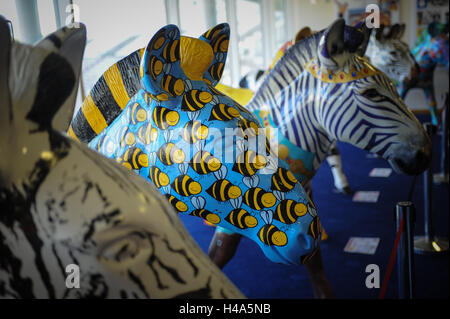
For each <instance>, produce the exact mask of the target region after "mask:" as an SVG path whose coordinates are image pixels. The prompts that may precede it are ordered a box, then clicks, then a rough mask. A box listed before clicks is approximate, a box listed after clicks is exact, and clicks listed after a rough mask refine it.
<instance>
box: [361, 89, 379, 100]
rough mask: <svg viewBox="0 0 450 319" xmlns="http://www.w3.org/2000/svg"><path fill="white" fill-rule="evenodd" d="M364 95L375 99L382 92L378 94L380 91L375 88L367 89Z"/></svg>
mask: <svg viewBox="0 0 450 319" xmlns="http://www.w3.org/2000/svg"><path fill="white" fill-rule="evenodd" d="M362 95H363V96H364V97H366V98H368V99H373V98H376V97H377V96H380V94H378V91H377V90H375V89H368V90H365V91H364V92H363V94H362Z"/></svg>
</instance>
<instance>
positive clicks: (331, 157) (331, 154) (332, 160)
mask: <svg viewBox="0 0 450 319" xmlns="http://www.w3.org/2000/svg"><path fill="white" fill-rule="evenodd" d="M327 162H328V165H330V167H331V173H332V174H333V180H334V186H335V187H336V189H337V190H338V191H339V192H341V193H344V194H346V195H350V194H351V193H352V189H351V188H350V185H349V184H348V180H347V177H346V176H345V174H344V172H343V171H342V158H341V154H339V150H338V149H337V147H336V144H334V145H333V146H331V148H330V150H329V151H328V156H327Z"/></svg>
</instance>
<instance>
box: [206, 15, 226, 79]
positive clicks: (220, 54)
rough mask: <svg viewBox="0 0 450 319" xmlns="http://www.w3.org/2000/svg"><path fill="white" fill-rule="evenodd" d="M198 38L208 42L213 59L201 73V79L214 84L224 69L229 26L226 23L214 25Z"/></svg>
mask: <svg viewBox="0 0 450 319" xmlns="http://www.w3.org/2000/svg"><path fill="white" fill-rule="evenodd" d="M200 39H201V40H203V41H205V42H206V43H208V44H209V45H210V46H211V47H212V49H213V53H214V58H213V61H212V62H211V66H210V67H209V68H208V70H207V71H206V72H205V73H204V74H203V79H204V80H206V81H207V82H209V83H210V84H211V86H216V85H217V83H218V82H219V81H220V78H221V77H222V73H223V70H224V69H225V61H226V59H227V54H228V44H229V42H230V26H229V25H228V23H222V24H219V25H216V26H215V27H213V28H211V29H210V30H208V31H206V32H205V33H203V34H202V35H201V36H200Z"/></svg>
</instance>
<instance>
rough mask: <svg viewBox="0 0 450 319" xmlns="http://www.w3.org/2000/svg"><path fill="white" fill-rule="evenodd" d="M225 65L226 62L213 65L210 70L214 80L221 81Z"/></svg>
mask: <svg viewBox="0 0 450 319" xmlns="http://www.w3.org/2000/svg"><path fill="white" fill-rule="evenodd" d="M224 67H225V63H223V62H217V63H214V64H213V65H211V67H210V68H209V70H208V72H209V74H210V75H211V77H212V78H213V79H214V80H216V81H219V80H220V78H221V77H222V73H223V69H224Z"/></svg>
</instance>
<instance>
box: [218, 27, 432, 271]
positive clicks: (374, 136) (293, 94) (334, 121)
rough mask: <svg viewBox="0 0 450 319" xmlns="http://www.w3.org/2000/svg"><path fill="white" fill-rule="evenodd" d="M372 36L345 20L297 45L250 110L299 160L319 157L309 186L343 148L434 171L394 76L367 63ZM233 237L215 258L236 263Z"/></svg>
mask: <svg viewBox="0 0 450 319" xmlns="http://www.w3.org/2000/svg"><path fill="white" fill-rule="evenodd" d="M369 31H370V30H367V29H366V28H365V26H364V27H363V28H362V29H359V28H354V27H349V26H346V25H345V22H344V20H342V19H339V20H336V21H335V22H334V23H333V24H332V25H331V26H330V27H328V28H327V29H325V30H323V31H321V32H318V33H316V34H313V35H311V36H310V37H308V38H306V39H304V40H303V41H300V42H297V43H296V44H295V45H294V46H292V47H291V48H290V49H288V50H287V51H286V53H285V54H284V55H283V57H282V58H281V59H280V61H279V62H278V63H277V64H276V66H275V68H274V69H273V70H272V71H271V72H270V73H269V74H268V75H267V76H266V77H265V78H264V81H263V82H262V84H261V85H260V86H259V88H258V90H257V92H256V93H255V95H254V97H253V98H252V99H251V100H250V102H249V103H248V104H246V108H247V109H249V110H250V111H253V112H255V114H257V115H258V117H260V118H262V121H263V122H264V123H268V124H273V127H274V128H276V129H278V140H280V135H283V136H284V137H285V140H286V139H287V140H288V141H289V143H290V146H289V149H290V152H291V153H294V151H295V150H296V149H299V150H301V151H302V152H299V153H298V154H305V152H307V153H309V154H313V155H314V156H313V157H312V161H311V167H310V168H309V170H305V169H304V168H305V167H306V165H303V166H304V167H302V168H303V171H304V172H307V173H308V174H305V178H304V179H303V180H302V182H303V183H308V181H309V180H310V178H311V177H312V176H314V173H315V172H316V170H317V169H318V168H319V166H320V164H321V163H322V162H323V160H324V159H325V158H326V156H327V155H328V150H329V149H330V147H331V146H332V145H333V143H334V142H335V141H336V140H339V141H343V142H347V143H350V144H352V145H354V146H356V147H358V148H360V149H364V150H367V151H369V152H371V153H375V154H378V155H379V156H381V157H383V158H384V159H386V160H388V161H389V163H390V165H391V166H392V167H393V168H394V170H395V171H397V172H399V173H403V174H408V175H416V174H419V173H421V172H423V171H424V170H425V169H426V168H427V167H428V166H429V162H430V157H431V142H430V139H429V137H428V135H427V134H426V133H425V131H424V129H423V127H422V125H421V124H420V123H419V121H418V120H417V118H416V117H415V116H414V115H413V113H412V112H411V111H410V110H409V109H408V108H407V106H406V105H405V103H404V102H403V101H402V99H401V98H400V96H399V94H398V92H397V90H396V88H395V86H394V84H393V83H392V81H391V80H390V79H389V78H388V76H386V75H385V74H384V73H383V72H381V71H380V70H378V69H376V68H374V67H373V66H372V65H371V64H370V63H369V62H368V61H367V60H366V59H364V58H362V56H363V55H364V51H365V49H366V48H367V44H368V40H369V34H370V32H369ZM266 127H267V126H266ZM304 158H307V157H306V156H305V157H304ZM295 159H296V158H293V159H292V160H291V161H292V162H293V161H294V160H295ZM298 159H301V158H298ZM303 162H304V163H306V161H303ZM231 236H233V235H230V234H226V233H220V232H219V231H216V234H215V237H214V239H213V241H212V243H211V246H210V255H220V256H222V257H221V260H226V262H228V260H229V259H230V258H231V257H232V256H233V255H234V251H235V250H236V249H237V244H236V241H237V242H238V240H239V239H231ZM224 242H225V243H226V244H223V243H224ZM223 256H226V257H223ZM226 262H221V263H220V264H221V266H224V265H225V264H226Z"/></svg>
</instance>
